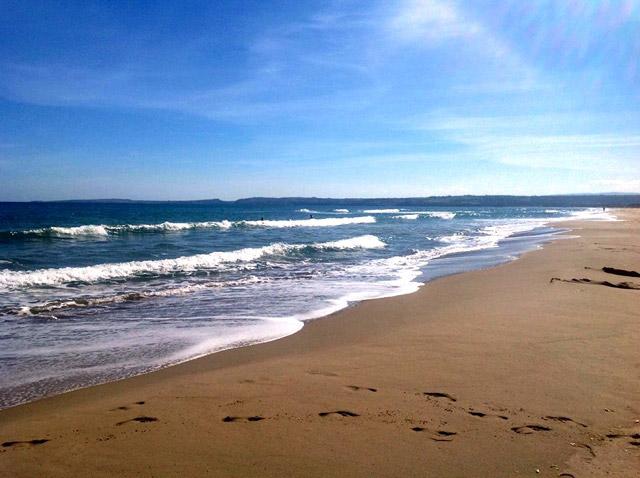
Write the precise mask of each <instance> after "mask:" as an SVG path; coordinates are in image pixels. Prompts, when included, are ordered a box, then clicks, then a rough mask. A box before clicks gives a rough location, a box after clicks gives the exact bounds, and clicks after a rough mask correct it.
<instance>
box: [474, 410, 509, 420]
mask: <svg viewBox="0 0 640 478" xmlns="http://www.w3.org/2000/svg"><path fill="white" fill-rule="evenodd" d="M467 413H469V415H471V416H474V417H479V418H484V417H496V418H499V419H501V420H509V417H507V416H505V415H492V414H489V413H484V412H478V411H477V410H469V411H468V412H467Z"/></svg>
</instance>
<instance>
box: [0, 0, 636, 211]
mask: <svg viewBox="0 0 640 478" xmlns="http://www.w3.org/2000/svg"><path fill="white" fill-rule="evenodd" d="M592 192H640V0H601V1H597V0H556V1H552V0H529V1H522V0H467V1H464V0H460V1H448V0H397V1H396V0H386V1H380V2H379V1H376V0H366V1H350V0H344V1H335V2H333V1H330V0H325V1H318V2H316V1H303V0H296V1H276V2H270V1H267V0H261V1H260V0H258V1H243V0H235V1H222V0H217V1H203V2H197V1H181V2H176V1H175V0H172V1H168V2H163V1H153V2H145V1H138V2H129V1H127V2H119V1H103V2H95V1H90V0H87V1H82V2H80V1H76V2H65V1H59V2H50V1H46V0H45V1H31V0H19V1H5V0H0V200H5V201H6V200H18V201H22V200H56V199H70V198H82V199H88V198H131V199H172V200H177V199H202V198H222V199H236V198H240V197H250V196H321V197H409V196H431V195H449V194H454V195H455V194H557V193H592Z"/></svg>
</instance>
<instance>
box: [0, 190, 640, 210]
mask: <svg viewBox="0 0 640 478" xmlns="http://www.w3.org/2000/svg"><path fill="white" fill-rule="evenodd" d="M0 203H5V204H8V203H15V204H32V203H33V204H43V203H45V204H55V203H67V204H68V203H78V204H86V203H89V204H96V203H99V204H154V203H158V204H167V203H170V204H176V203H184V204H229V205H233V204H241V205H251V204H270V205H279V204H307V205H318V206H319V205H324V206H339V205H345V206H443V207H450V206H451V207H452V206H461V207H474V206H485V207H501V206H510V207H514V206H516V207H518V206H522V207H554V206H559V207H640V193H639V194H625V193H602V194H556V195H545V196H513V195H485V196H475V195H462V196H426V197H406V198H319V197H250V198H243V199H236V200H223V199H193V200H137V199H118V198H110V199H66V200H55V201H0Z"/></svg>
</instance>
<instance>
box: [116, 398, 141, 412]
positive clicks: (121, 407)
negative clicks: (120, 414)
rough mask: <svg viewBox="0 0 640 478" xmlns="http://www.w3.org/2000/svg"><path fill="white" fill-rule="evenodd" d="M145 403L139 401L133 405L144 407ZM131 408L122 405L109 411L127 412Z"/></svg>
mask: <svg viewBox="0 0 640 478" xmlns="http://www.w3.org/2000/svg"><path fill="white" fill-rule="evenodd" d="M145 403H146V402H145V401H144V400H140V401H139V402H135V403H134V405H144V404H145ZM130 408H131V407H130V406H128V405H122V406H120V407H116V408H112V409H111V411H112V412H115V411H117V410H129V409H130Z"/></svg>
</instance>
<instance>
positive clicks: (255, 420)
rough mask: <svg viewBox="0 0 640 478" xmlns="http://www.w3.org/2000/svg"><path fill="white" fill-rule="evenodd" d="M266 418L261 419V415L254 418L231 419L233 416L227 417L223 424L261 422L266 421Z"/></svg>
mask: <svg viewBox="0 0 640 478" xmlns="http://www.w3.org/2000/svg"><path fill="white" fill-rule="evenodd" d="M264 419H265V418H264V417H261V416H259V415H254V416H252V417H231V416H226V417H224V418H223V419H222V421H223V422H225V423H230V422H259V421H260V420H264Z"/></svg>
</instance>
